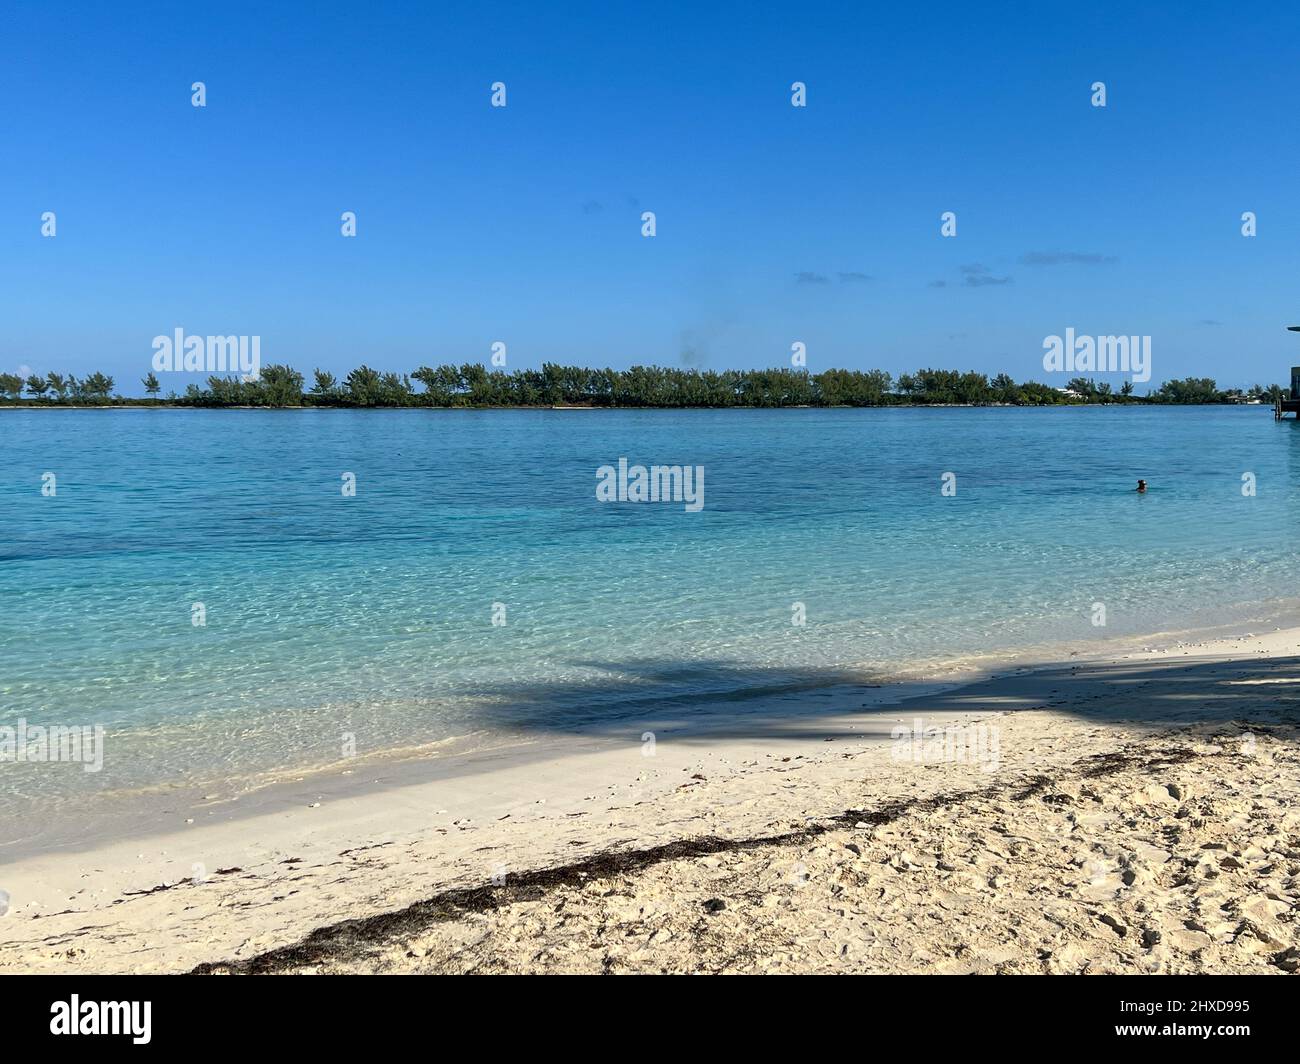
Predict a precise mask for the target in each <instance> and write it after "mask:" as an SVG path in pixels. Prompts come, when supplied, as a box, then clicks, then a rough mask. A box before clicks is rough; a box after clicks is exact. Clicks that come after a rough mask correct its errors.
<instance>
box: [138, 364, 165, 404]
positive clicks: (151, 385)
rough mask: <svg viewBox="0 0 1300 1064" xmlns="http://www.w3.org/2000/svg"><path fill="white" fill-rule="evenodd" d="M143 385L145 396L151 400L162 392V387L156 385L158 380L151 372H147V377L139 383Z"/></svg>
mask: <svg viewBox="0 0 1300 1064" xmlns="http://www.w3.org/2000/svg"><path fill="white" fill-rule="evenodd" d="M140 383H141V384H143V385H144V392H145V395H148V396H150V397H151V398H157V396H158V393H159V392H160V391H162V385H161V384H159V383H158V378H157V377H155V376H154V373H153V370H150V371H149V376H147V377H145V379H144V380H142V381H141V382H140Z"/></svg>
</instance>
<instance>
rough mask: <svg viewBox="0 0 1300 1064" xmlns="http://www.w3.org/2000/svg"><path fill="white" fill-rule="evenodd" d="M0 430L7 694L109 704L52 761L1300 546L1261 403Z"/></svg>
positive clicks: (692, 654)
mask: <svg viewBox="0 0 1300 1064" xmlns="http://www.w3.org/2000/svg"><path fill="white" fill-rule="evenodd" d="M0 445H2V446H3V451H2V453H3V456H4V458H3V467H2V470H0V529H2V530H3V536H0V663H2V665H3V667H2V668H0V724H4V723H10V722H12V720H13V719H14V718H19V717H25V718H27V719H28V720H29V721H31V722H51V723H59V724H76V723H88V724H102V725H103V726H104V727H105V728H106V729H107V731H108V740H107V756H106V759H105V770H104V772H103V773H101V774H98V775H90V774H85V775H83V774H81V773H76V774H75V775H74V774H71V773H65V772H52V771H50V772H44V773H42V774H41V775H40V783H39V784H38V783H33V784H32V786H34V787H36V786H49V787H55V788H57V787H65V786H77V787H83V788H85V787H91V788H113V787H134V786H142V785H146V784H149V783H156V782H160V781H168V780H173V779H186V780H196V779H222V778H228V777H229V776H231V775H232V774H237V773H242V772H250V773H251V772H256V771H262V770H266V769H270V768H277V767H283V766H290V765H306V764H313V763H320V762H325V761H331V760H337V758H338V757H339V751H340V741H341V740H340V736H341V735H342V733H343V732H350V733H352V734H353V735H355V741H356V746H357V749H358V751H359V752H363V753H364V752H374V751H380V750H385V749H390V748H395V747H401V746H406V745H411V744H417V743H423V742H427V741H432V740H439V739H444V738H447V737H451V736H458V735H465V734H468V733H471V732H476V731H480V730H483V729H492V728H513V729H524V730H528V729H538V730H554V729H562V728H569V727H580V726H581V725H582V723H583V722H584V721H590V720H593V719H602V718H606V717H611V716H617V715H620V714H621V715H632V716H634V715H635V714H636V713H637V712H640V710H641V708H642V707H645V706H647V705H652V704H655V703H657V702H660V701H662V700H664V699H672V698H679V699H681V698H683V697H684V698H685V699H687V700H688V701H689V700H692V699H694V700H698V701H699V703H700V704H701V705H702V706H703V705H705V704H707V703H708V702H709V700H710V699H715V700H716V699H720V698H728V699H729V698H732V697H735V696H737V695H743V694H744V693H745V692H747V691H751V690H757V689H767V688H772V687H782V686H790V685H796V686H797V685H804V684H807V685H816V684H818V683H823V682H826V683H829V682H830V681H832V680H833V679H836V678H839V677H841V676H843V675H844V674H845V673H846V672H847V673H854V674H856V673H857V672H859V671H862V672H867V673H869V674H872V675H876V674H881V675H890V674H893V673H896V672H897V671H899V670H902V669H905V668H908V667H910V666H915V665H916V664H917V663H920V662H927V661H934V660H948V659H954V658H958V657H962V656H967V655H978V654H988V653H997V652H1002V651H1006V650H1012V649H1015V648H1021V647H1026V646H1030V645H1047V644H1051V645H1054V646H1055V647H1057V648H1059V649H1060V650H1062V651H1063V652H1065V653H1068V652H1072V651H1075V650H1078V651H1086V650H1087V649H1088V648H1089V647H1090V646H1095V645H1097V644H1099V643H1100V642H1101V641H1102V640H1103V639H1109V638H1113V637H1116V636H1122V635H1125V634H1140V633H1148V632H1156V631H1166V630H1171V629H1177V628H1184V627H1193V626H1201V625H1209V624H1216V623H1228V622H1232V621H1235V620H1237V619H1245V618H1247V617H1257V616H1259V615H1260V612H1261V610H1262V609H1263V604H1265V603H1267V602H1268V601H1270V600H1274V599H1279V598H1282V597H1290V596H1292V595H1293V592H1292V588H1291V584H1292V582H1293V581H1294V578H1295V576H1296V574H1297V565H1296V560H1297V539H1296V533H1295V528H1296V516H1295V515H1296V514H1297V513H1298V512H1300V508H1298V505H1300V488H1298V487H1297V485H1298V484H1300V476H1298V475H1297V474H1298V473H1300V426H1297V425H1295V424H1294V423H1283V424H1277V423H1275V422H1274V420H1273V418H1272V413H1271V411H1270V410H1266V409H1263V408H1219V407H1215V408H1182V409H1146V408H1113V409H1104V408H1077V409H1025V410H1016V409H943V410H906V409H899V410H845V411H824V410H790V411H734V410H733V411H681V412H669V411H517V412H515V411H484V412H474V411H418V410H394V411H344V410H323V411H310V410H307V411H185V410H113V411H76V410H68V411H17V412H15V411H0ZM620 456H625V457H627V458H628V459H629V461H630V462H631V463H644V464H647V465H648V464H652V463H657V464H686V465H700V466H703V467H704V470H705V481H704V486H705V494H704V498H705V505H704V508H703V510H701V511H700V512H698V513H691V512H686V511H685V510H684V508H683V506H682V504H680V503H677V504H651V503H647V504H627V503H624V504H602V503H600V502H598V501H597V499H596V496H595V485H596V469H597V467H599V466H601V465H604V464H607V463H608V464H616V463H617V461H618V459H619V457H620ZM1247 471H1249V472H1253V473H1254V474H1255V475H1256V477H1257V480H1258V495H1257V497H1254V498H1246V497H1243V495H1242V492H1241V485H1242V474H1243V472H1247ZM46 472H53V473H54V474H55V475H56V477H57V495H56V496H55V497H53V498H50V497H45V496H43V495H42V493H41V485H42V474H44V473H46ZM345 472H351V473H354V474H355V476H356V480H357V492H356V495H355V497H352V498H349V497H345V496H344V495H343V494H342V493H341V491H340V487H341V484H342V480H341V476H342V474H344V473H345ZM945 472H952V473H955V474H956V478H957V480H956V484H957V494H956V495H955V496H954V497H945V496H943V495H942V494H941V490H940V489H941V486H942V477H943V474H944V473H945ZM1139 476H1142V477H1145V478H1146V479H1147V480H1148V481H1149V482H1150V484H1151V491H1150V493H1149V494H1148V495H1147V496H1145V497H1139V496H1137V495H1136V494H1135V493H1134V492H1133V490H1132V488H1133V486H1134V484H1135V482H1136V479H1137V478H1138V477H1139ZM1096 602H1101V603H1104V605H1105V607H1106V620H1107V624H1106V626H1105V627H1104V628H1100V627H1096V626H1094V625H1093V624H1092V605H1093V603H1096ZM195 603H202V605H203V608H204V609H205V611H206V625H204V626H195V625H194V624H193V623H192V609H193V607H194V604H195ZM494 603H501V604H503V605H504V607H505V621H506V623H505V624H504V625H497V626H494V625H493V623H492V619H493V609H494ZM795 603H803V604H804V609H805V611H806V619H807V623H806V625H804V626H802V627H800V626H796V625H794V624H792V616H793V612H794V609H795V607H794V604H795ZM114 744H117V745H116V747H115V746H114ZM115 749H116V750H119V751H124V752H126V751H129V752H130V756H125V754H123V755H119V756H116V757H115V756H114V750H115ZM24 786H26V784H25V785H24Z"/></svg>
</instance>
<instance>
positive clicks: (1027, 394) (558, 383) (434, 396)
mask: <svg viewBox="0 0 1300 1064" xmlns="http://www.w3.org/2000/svg"><path fill="white" fill-rule="evenodd" d="M114 383H115V382H114V380H113V378H112V377H108V376H105V375H104V374H103V373H92V374H91V375H90V376H88V377H85V378H82V379H78V378H77V377H75V376H72V375H71V374H69V375H67V376H64V375H61V374H58V373H50V374H47V375H45V376H40V375H36V374H33V375H32V376H30V377H28V378H26V379H25V380H24V379H23V378H22V377H20V376H18V375H17V374H11V373H0V405H5V406H22V407H46V406H48V407H57V406H176V407H274V408H284V407H309V406H310V407H356V408H370V407H438V408H446V407H470V408H489V407H540V408H545V407H556V406H572V407H595V408H600V407H611V408H613V407H617V408H622V409H635V408H638V407H641V408H691V407H694V408H713V409H718V408H727V407H738V408H773V407H805V406H811V407H874V406H994V405H1005V406H1086V405H1104V404H1139V405H1146V404H1205V403H1244V402H1249V401H1250V400H1259V401H1260V402H1262V403H1265V404H1268V405H1270V406H1271V405H1272V403H1273V401H1274V399H1276V398H1279V397H1285V395H1286V394H1287V393H1286V391H1285V390H1284V389H1283V388H1281V387H1280V386H1278V385H1276V384H1273V385H1269V386H1268V387H1261V386H1260V385H1255V387H1253V388H1251V389H1250V390H1249V391H1248V392H1242V391H1241V390H1240V389H1228V390H1226V391H1221V390H1220V389H1219V387H1218V385H1217V384H1216V382H1215V381H1214V380H1213V379H1211V378H1209V377H1186V378H1184V379H1182V380H1170V381H1165V382H1164V383H1163V384H1161V385H1160V387H1159V388H1157V389H1155V390H1153V391H1151V390H1149V391H1148V392H1147V394H1145V395H1137V394H1135V392H1134V390H1133V385H1132V384H1131V383H1130V382H1128V381H1125V382H1124V383H1123V384H1122V385H1121V386H1120V387H1119V388H1118V389H1114V388H1113V387H1112V385H1111V384H1109V383H1108V382H1098V381H1096V380H1094V379H1092V378H1087V377H1075V378H1074V379H1073V380H1071V381H1069V383H1068V384H1067V385H1066V386H1065V387H1064V388H1054V387H1052V386H1050V385H1047V384H1040V383H1039V382H1037V381H1025V382H1023V383H1020V384H1017V383H1016V382H1015V381H1014V380H1012V379H1011V378H1010V377H1009V376H1007V374H1005V373H1000V374H998V375H997V376H996V377H994V378H992V379H990V378H989V377H988V376H987V375H986V374H983V373H973V372H971V373H963V372H960V371H958V370H944V369H923V370H918V371H917V372H915V373H904V374H902V375H901V376H899V377H898V379H897V380H895V379H894V378H893V377H892V376H891V375H890V374H888V373H886V372H884V371H883V370H845V369H828V370H824V371H823V372H821V373H809V372H808V371H807V370H796V369H755V370H721V371H713V370H697V369H676V368H665V367H661V366H633V367H631V368H630V369H625V370H617V369H588V368H586V367H583V366H559V365H556V364H554V363H549V362H548V363H546V364H544V365H543V366H542V368H541V369H517V370H512V371H510V372H506V371H504V370H499V369H489V368H488V367H486V366H483V365H481V364H478V363H466V364H465V365H462V366H438V367H437V368H432V367H429V366H423V367H421V368H420V369H418V370H416V371H415V372H414V373H409V374H398V373H383V372H380V371H379V370H375V369H371V368H370V367H369V366H364V365H363V366H360V367H359V368H357V369H354V370H353V371H352V372H351V373H349V374H348V375H347V376H346V377H344V378H342V379H337V378H335V376H334V375H333V374H332V373H327V372H325V371H324V370H316V371H314V373H313V383H312V385H311V387H310V388H308V387H306V381H305V380H304V378H303V375H302V374H301V373H299V372H298V371H297V370H294V369H292V368H290V367H289V366H284V365H270V366H265V367H263V369H262V371H261V375H260V377H259V379H258V380H255V381H244V380H240V379H239V378H238V377H231V376H226V377H218V376H212V377H209V378H208V381H207V387H206V388H201V387H199V386H198V385H197V384H190V385H189V386H188V387H186V389H185V392H184V393H183V394H181V395H177V394H176V393H175V392H171V393H169V394H168V395H167V396H166V397H165V398H159V395H160V393H161V391H162V386H161V384H160V383H159V381H158V378H157V376H156V375H155V374H153V373H150V374H149V375H148V376H147V377H145V378H144V379H143V380H142V381H141V384H142V385H143V386H144V390H145V393H146V395H147V396H148V398H145V399H138V398H125V397H123V396H120V395H116V394H114V392H113V388H114Z"/></svg>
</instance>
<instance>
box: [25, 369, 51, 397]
mask: <svg viewBox="0 0 1300 1064" xmlns="http://www.w3.org/2000/svg"><path fill="white" fill-rule="evenodd" d="M49 388H50V386H49V383H48V382H47V381H46V380H45V378H44V377H41V376H39V375H38V374H35V373H33V374H32V375H31V376H30V377H28V378H27V390H28V392H30V393H31V394H32V395H34V396H35V397H36V398H37V399H43V398H44V397H45V393H46V392H47V391H49Z"/></svg>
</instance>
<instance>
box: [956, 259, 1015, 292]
mask: <svg viewBox="0 0 1300 1064" xmlns="http://www.w3.org/2000/svg"><path fill="white" fill-rule="evenodd" d="M961 272H962V273H963V274H964V275H965V277H966V281H965V284H966V287H967V288H983V287H984V286H985V285H991V284H1010V283H1011V278H1010V277H997V276H995V275H994V274H993V273H991V272H990V271H989V268H988V267H987V266H985V265H984V264H983V263H982V262H972V263H968V264H967V265H965V266H963V267H962V268H961Z"/></svg>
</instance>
